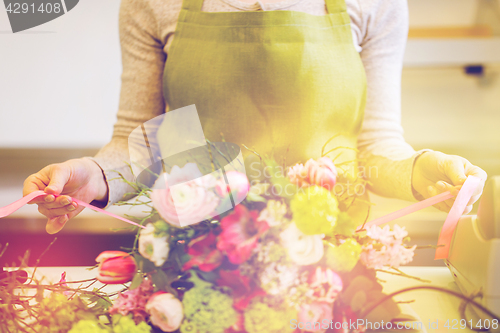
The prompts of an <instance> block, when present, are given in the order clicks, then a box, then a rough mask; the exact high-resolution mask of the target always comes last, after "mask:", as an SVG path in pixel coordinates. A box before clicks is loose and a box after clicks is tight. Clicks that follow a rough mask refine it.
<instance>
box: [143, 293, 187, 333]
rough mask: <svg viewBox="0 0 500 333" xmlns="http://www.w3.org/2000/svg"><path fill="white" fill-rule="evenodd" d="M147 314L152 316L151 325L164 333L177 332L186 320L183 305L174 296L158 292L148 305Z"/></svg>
mask: <svg viewBox="0 0 500 333" xmlns="http://www.w3.org/2000/svg"><path fill="white" fill-rule="evenodd" d="M146 312H147V313H149V315H150V316H151V317H150V319H151V323H152V324H153V325H155V326H156V327H159V328H160V329H161V330H162V331H163V332H173V331H175V330H177V329H178V328H179V327H180V326H181V323H182V319H183V318H184V309H183V308H182V303H181V301H179V300H178V299H177V298H175V296H174V295H172V294H169V293H165V292H162V291H160V292H157V293H155V294H153V295H152V296H151V297H150V298H149V300H148V303H147V304H146Z"/></svg>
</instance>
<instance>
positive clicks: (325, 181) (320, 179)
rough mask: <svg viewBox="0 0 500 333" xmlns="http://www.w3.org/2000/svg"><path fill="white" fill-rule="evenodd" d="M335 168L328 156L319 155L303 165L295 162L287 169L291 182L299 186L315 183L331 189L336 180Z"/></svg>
mask: <svg viewBox="0 0 500 333" xmlns="http://www.w3.org/2000/svg"><path fill="white" fill-rule="evenodd" d="M337 176H338V172H337V168H336V167H335V165H334V164H333V161H332V160H331V159H330V158H329V157H326V156H324V157H321V158H319V159H318V160H317V161H315V160H313V159H310V160H309V161H307V162H306V164H305V165H302V164H296V165H294V166H293V167H291V168H290V170H289V171H288V178H289V179H290V181H291V182H292V183H295V184H297V185H299V186H301V187H305V186H311V185H317V186H321V187H324V188H326V189H327V190H330V191H331V190H333V187H334V186H335V183H336V182H337Z"/></svg>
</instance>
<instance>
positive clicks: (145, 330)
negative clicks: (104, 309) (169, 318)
mask: <svg viewBox="0 0 500 333" xmlns="http://www.w3.org/2000/svg"><path fill="white" fill-rule="evenodd" d="M150 332H151V326H149V325H148V324H146V323H145V322H143V321H141V322H140V323H139V324H138V325H136V324H135V322H134V320H133V319H132V317H131V316H121V315H114V316H113V333H150Z"/></svg>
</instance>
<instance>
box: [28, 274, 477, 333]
mask: <svg viewBox="0 0 500 333" xmlns="http://www.w3.org/2000/svg"><path fill="white" fill-rule="evenodd" d="M401 270H402V271H403V272H404V273H406V274H408V275H412V276H418V277H420V278H422V279H425V280H430V281H431V283H424V282H421V281H417V280H414V279H409V278H405V277H400V276H394V275H391V274H387V273H383V272H379V273H378V274H377V277H378V278H379V279H381V280H384V281H386V282H385V283H383V285H384V292H385V293H391V292H394V291H397V290H400V289H403V288H407V287H412V286H419V285H432V286H439V287H444V288H447V289H451V290H454V291H457V292H458V291H459V289H458V287H457V285H456V284H455V282H454V281H453V277H452V276H451V273H450V271H449V270H448V269H447V268H446V267H416V266H415V267H402V268H401ZM64 271H65V272H66V280H67V281H76V280H85V279H91V278H94V277H95V276H96V274H97V270H96V269H94V270H88V269H87V267H39V268H38V269H37V272H36V277H37V278H38V279H42V280H43V282H58V281H59V279H60V277H61V273H62V272H64ZM100 286H102V284H101V283H99V282H97V283H96V284H94V285H93V286H92V288H94V287H97V288H99V287H100ZM75 287H76V286H75ZM121 289H123V285H108V286H106V287H104V289H103V291H106V292H115V291H118V290H121ZM395 299H396V300H397V301H410V300H414V302H412V303H410V304H409V306H410V307H411V309H408V306H407V305H406V304H403V309H405V308H406V310H409V311H406V312H409V313H412V312H413V314H416V315H417V317H418V320H419V321H421V322H422V325H423V328H424V329H423V331H424V332H428V333H440V332H448V333H453V332H457V331H461V332H462V331H464V330H462V329H460V325H457V327H458V329H451V328H447V327H444V325H445V323H446V321H447V320H449V321H450V326H452V325H451V324H452V321H453V320H454V319H455V320H458V321H460V319H461V318H460V314H459V311H458V308H459V305H460V300H459V299H458V298H455V297H453V296H451V295H448V294H443V293H438V292H435V291H426V290H417V291H411V292H408V293H404V294H401V295H398V296H396V297H395ZM469 315H470V314H469ZM436 322H437V326H436V324H435V323H436ZM430 324H433V326H431V327H430V326H429V325H430ZM465 331H467V332H472V331H470V330H468V329H465Z"/></svg>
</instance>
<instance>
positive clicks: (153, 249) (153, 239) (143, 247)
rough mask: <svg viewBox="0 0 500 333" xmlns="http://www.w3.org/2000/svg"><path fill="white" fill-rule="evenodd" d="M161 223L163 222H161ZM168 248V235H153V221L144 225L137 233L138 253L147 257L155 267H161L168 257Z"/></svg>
mask: <svg viewBox="0 0 500 333" xmlns="http://www.w3.org/2000/svg"><path fill="white" fill-rule="evenodd" d="M162 223H163V222H162ZM169 250H170V248H169V245H168V235H165V236H163V237H159V236H157V235H155V226H154V224H153V223H149V224H147V225H146V229H142V230H141V232H140V234H139V253H140V254H141V255H142V256H143V257H144V258H146V259H149V260H150V261H151V262H153V263H154V264H155V265H156V266H157V267H161V265H163V263H164V262H165V260H167V258H168V252H169Z"/></svg>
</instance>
